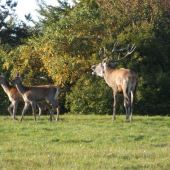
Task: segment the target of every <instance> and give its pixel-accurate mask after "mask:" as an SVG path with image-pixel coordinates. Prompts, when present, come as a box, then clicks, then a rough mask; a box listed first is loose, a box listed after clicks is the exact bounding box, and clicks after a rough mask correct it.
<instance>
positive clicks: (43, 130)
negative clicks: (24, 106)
mask: <svg viewBox="0 0 170 170" xmlns="http://www.w3.org/2000/svg"><path fill="white" fill-rule="evenodd" d="M19 117H20V116H18V118H19ZM169 167H170V118H169V117H160V116H156V117H148V116H134V120H133V121H131V122H128V121H126V120H125V115H123V116H117V119H116V120H115V121H113V120H112V116H97V115H83V116H81V115H61V116H60V121H59V122H56V121H53V122H50V121H49V116H42V117H41V119H40V120H39V121H37V122H34V121H33V116H25V117H24V119H23V122H22V123H19V122H18V121H14V120H12V119H11V118H10V117H8V116H0V169H2V170H3V169H4V170H11V169H16V170H21V169H22V170H27V169H29V170H36V169H44V170H47V169H50V170H71V169H73V170H86V169H87V170H100V169H107V170H109V169H122V170H125V169H126V170H128V169H129V170H130V169H134V170H139V169H148V170H150V169H154V170H156V169H159V170H165V169H167V170H169Z"/></svg>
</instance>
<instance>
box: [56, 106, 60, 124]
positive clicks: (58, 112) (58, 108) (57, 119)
mask: <svg viewBox="0 0 170 170" xmlns="http://www.w3.org/2000/svg"><path fill="white" fill-rule="evenodd" d="M59 114H60V106H58V107H57V118H56V121H59Z"/></svg>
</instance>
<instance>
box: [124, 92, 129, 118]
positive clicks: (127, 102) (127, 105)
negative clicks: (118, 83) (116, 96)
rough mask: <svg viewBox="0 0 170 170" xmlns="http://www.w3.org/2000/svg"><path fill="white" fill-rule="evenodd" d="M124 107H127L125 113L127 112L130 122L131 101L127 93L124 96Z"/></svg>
mask: <svg viewBox="0 0 170 170" xmlns="http://www.w3.org/2000/svg"><path fill="white" fill-rule="evenodd" d="M124 106H125V111H126V119H128V120H129V113H130V101H129V97H128V95H127V94H126V93H125V94H124Z"/></svg>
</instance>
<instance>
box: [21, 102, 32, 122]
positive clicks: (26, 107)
mask: <svg viewBox="0 0 170 170" xmlns="http://www.w3.org/2000/svg"><path fill="white" fill-rule="evenodd" d="M29 105H30V103H26V102H25V106H24V109H23V111H22V115H21V119H20V122H22V119H23V117H24V114H25V112H26V111H27V109H28V107H29Z"/></svg>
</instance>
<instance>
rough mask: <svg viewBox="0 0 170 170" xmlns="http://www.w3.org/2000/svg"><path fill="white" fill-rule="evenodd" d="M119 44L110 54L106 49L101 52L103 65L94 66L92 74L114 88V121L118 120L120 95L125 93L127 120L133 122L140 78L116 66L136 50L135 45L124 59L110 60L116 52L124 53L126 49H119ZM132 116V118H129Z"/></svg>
mask: <svg viewBox="0 0 170 170" xmlns="http://www.w3.org/2000/svg"><path fill="white" fill-rule="evenodd" d="M117 45H118V43H117V42H115V44H114V46H113V50H112V51H111V53H110V54H108V53H106V51H105V48H104V50H103V52H102V50H101V49H100V50H99V55H100V57H101V58H102V59H103V61H102V63H99V64H96V65H93V66H92V67H91V69H92V70H93V72H92V74H93V75H97V76H100V77H103V78H104V79H105V82H106V83H107V84H108V85H109V86H110V87H111V88H112V90H113V98H114V103H113V119H116V116H115V115H116V105H117V99H118V93H121V92H123V96H124V107H125V111H126V119H128V120H132V114H133V104H134V99H135V95H136V89H137V86H138V76H137V75H136V73H135V72H133V71H131V70H128V69H124V68H120V69H115V68H114V67H115V65H116V64H117V62H119V61H122V60H124V59H125V58H126V57H128V56H129V55H130V54H132V53H133V52H134V50H135V48H136V46H135V45H133V46H132V48H131V49H130V50H129V51H128V52H127V54H126V55H125V56H124V57H122V58H118V59H117V60H109V57H110V56H111V55H112V54H113V52H115V51H123V50H125V49H126V48H123V49H117V48H116V47H117ZM130 93H131V100H130V98H129V94H130ZM129 115H130V118H129Z"/></svg>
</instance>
